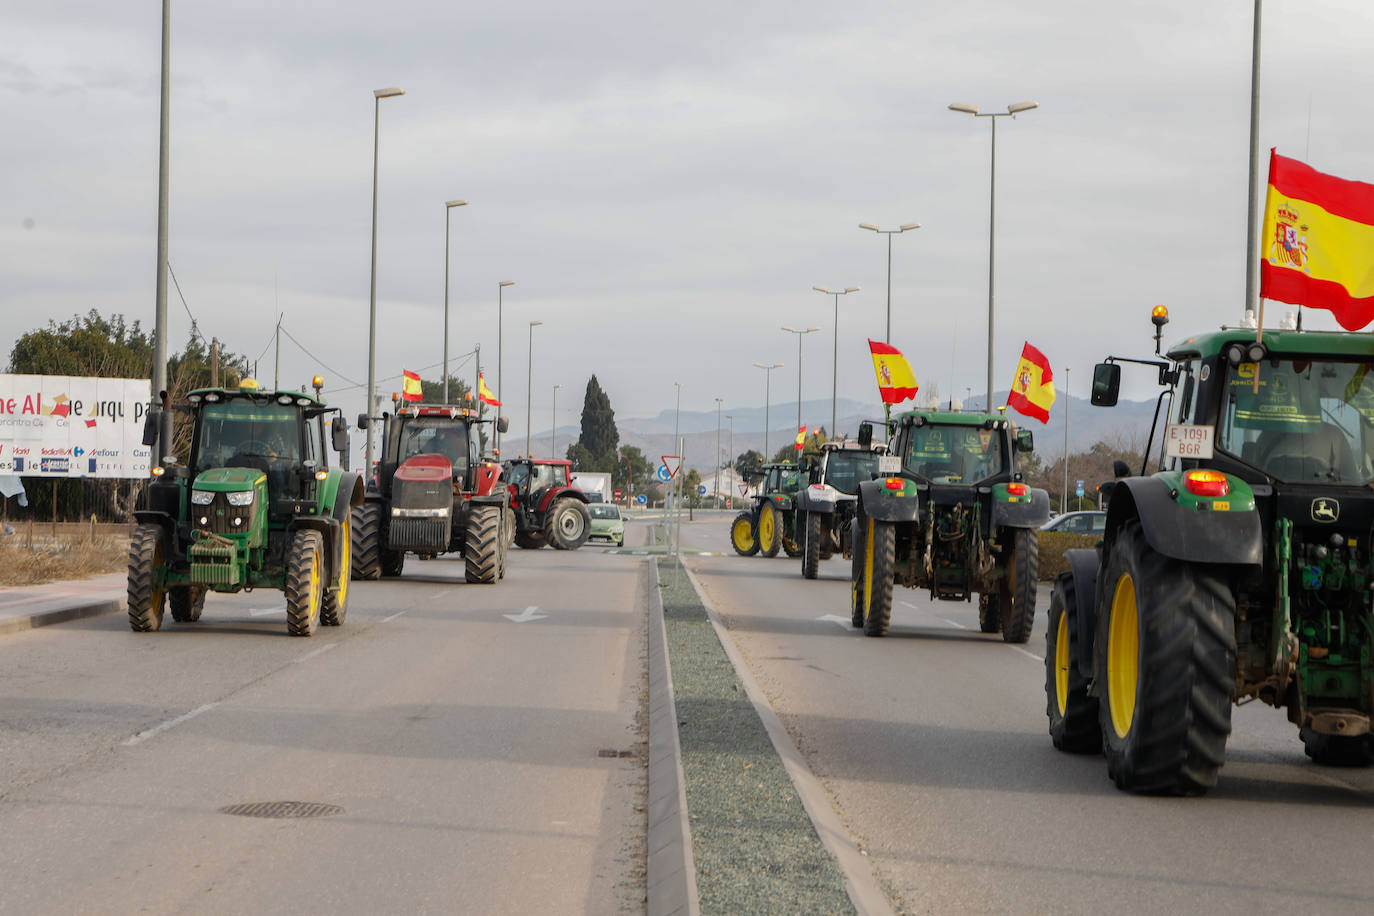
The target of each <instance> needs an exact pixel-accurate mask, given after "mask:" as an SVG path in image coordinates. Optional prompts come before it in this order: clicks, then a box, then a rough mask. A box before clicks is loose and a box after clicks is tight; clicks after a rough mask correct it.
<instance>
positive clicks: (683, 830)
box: [645, 560, 701, 916]
mask: <svg viewBox="0 0 1374 916" xmlns="http://www.w3.org/2000/svg"><path fill="white" fill-rule="evenodd" d="M645 563H646V565H647V566H648V572H649V809H648V810H649V836H648V843H647V845H648V849H649V855H648V867H647V870H648V874H647V878H646V883H647V885H648V894H647V896H648V907H647V909H648V913H649V916H670V914H682V913H685V914H688V916H697V914H699V913H700V912H701V903H700V899H699V897H698V896H697V869H696V862H695V861H694V859H693V858H692V830H691V827H690V825H689V824H688V821H687V784H686V780H685V779H684V777H683V775H682V746H681V744H679V742H678V734H677V705H676V704H675V703H674V701H673V673H672V668H671V666H670V664H669V661H668V633H667V629H666V628H665V626H664V623H663V597H662V595H661V593H660V589H659V587H658V563H656V562H655V561H653V560H646V561H645Z"/></svg>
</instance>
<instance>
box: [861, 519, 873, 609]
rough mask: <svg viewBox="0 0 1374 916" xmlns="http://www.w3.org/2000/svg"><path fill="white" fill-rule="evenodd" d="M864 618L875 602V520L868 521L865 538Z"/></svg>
mask: <svg viewBox="0 0 1374 916" xmlns="http://www.w3.org/2000/svg"><path fill="white" fill-rule="evenodd" d="M863 600H864V603H863V609H864V616H865V617H867V616H868V607H869V604H870V603H871V602H872V601H873V519H871V518H870V519H869V520H868V532H867V536H866V537H865V538H864V589H863Z"/></svg>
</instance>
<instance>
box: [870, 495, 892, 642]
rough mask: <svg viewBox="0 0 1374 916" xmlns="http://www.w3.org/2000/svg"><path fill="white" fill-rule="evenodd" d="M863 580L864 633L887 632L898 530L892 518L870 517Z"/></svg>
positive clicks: (889, 619) (883, 633)
mask: <svg viewBox="0 0 1374 916" xmlns="http://www.w3.org/2000/svg"><path fill="white" fill-rule="evenodd" d="M864 542H865V543H864V559H863V584H862V586H861V597H862V599H863V608H864V635H865V636H886V635H887V626H888V623H889V622H890V621H891V620H892V563H893V559H894V556H895V554H896V550H897V532H896V529H895V528H893V526H892V523H891V522H878V521H874V520H873V519H869V520H868V533H867V536H865V538H864Z"/></svg>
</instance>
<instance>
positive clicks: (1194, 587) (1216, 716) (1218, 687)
mask: <svg viewBox="0 0 1374 916" xmlns="http://www.w3.org/2000/svg"><path fill="white" fill-rule="evenodd" d="M1101 594H1102V596H1103V599H1104V604H1105V606H1104V607H1101V608H1099V611H1098V617H1097V638H1096V640H1095V649H1096V656H1095V658H1096V662H1097V664H1096V670H1097V684H1098V690H1099V692H1100V698H1099V706H1098V721H1099V722H1100V723H1101V728H1102V738H1103V742H1104V743H1105V745H1106V753H1107V773H1108V775H1109V776H1110V777H1111V778H1112V779H1113V780H1114V781H1115V782H1116V785H1117V787H1118V788H1120V789H1126V790H1130V791H1135V792H1153V793H1162V794H1170V795H1200V794H1202V793H1203V792H1205V791H1206V790H1207V789H1208V788H1209V787H1211V786H1213V785H1215V784H1216V781H1217V771H1218V770H1220V769H1221V766H1222V764H1223V763H1225V761H1226V739H1227V737H1228V736H1229V735H1230V733H1231V699H1232V693H1233V692H1234V689H1235V687H1234V677H1235V668H1236V639H1235V631H1234V626H1235V614H1236V599H1235V595H1234V594H1232V592H1231V589H1230V586H1229V585H1228V584H1227V583H1226V581H1225V580H1224V579H1223V578H1222V577H1221V576H1220V575H1218V574H1217V573H1216V572H1213V571H1211V570H1209V569H1208V568H1206V567H1203V566H1199V565H1197V564H1193V563H1181V562H1179V561H1177V560H1171V559H1168V558H1167V557H1164V556H1161V555H1160V554H1158V553H1155V552H1154V551H1153V550H1151V549H1150V547H1149V545H1148V544H1147V543H1146V542H1145V535H1144V533H1143V531H1142V530H1141V527H1140V522H1138V521H1130V522H1127V523H1126V524H1125V525H1124V526H1123V527H1122V528H1121V531H1120V533H1119V534H1118V535H1117V537H1116V540H1115V542H1114V543H1113V544H1112V548H1111V554H1110V556H1109V557H1108V559H1107V568H1106V572H1105V573H1104V575H1103V582H1102V590H1101Z"/></svg>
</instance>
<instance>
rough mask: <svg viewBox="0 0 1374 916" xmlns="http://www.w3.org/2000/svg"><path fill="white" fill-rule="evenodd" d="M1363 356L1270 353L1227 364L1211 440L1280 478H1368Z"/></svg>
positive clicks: (1369, 378)
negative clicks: (1343, 358)
mask: <svg viewBox="0 0 1374 916" xmlns="http://www.w3.org/2000/svg"><path fill="white" fill-rule="evenodd" d="M1370 369H1371V364H1370V363H1358V362H1342V361H1337V360H1328V359H1296V360H1293V359H1270V360H1265V361H1264V362H1261V363H1258V364H1256V363H1241V364H1240V365H1239V366H1237V367H1236V368H1234V369H1232V370H1231V371H1230V375H1229V376H1228V377H1227V379H1226V385H1225V387H1224V388H1223V397H1224V399H1225V400H1224V402H1223V404H1222V410H1221V417H1220V420H1219V422H1218V424H1217V446H1218V447H1219V448H1221V449H1223V450H1224V451H1227V452H1230V453H1231V454H1232V455H1235V456H1237V457H1239V458H1240V459H1241V460H1242V461H1244V462H1246V463H1247V464H1251V465H1254V466H1255V467H1258V468H1260V469H1261V470H1263V471H1264V472H1265V473H1267V474H1269V475H1271V476H1273V477H1277V478H1278V479H1280V480H1289V481H1310V482H1320V483H1351V484H1358V483H1364V482H1365V481H1367V480H1369V479H1370V478H1371V477H1374V373H1371V372H1370Z"/></svg>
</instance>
